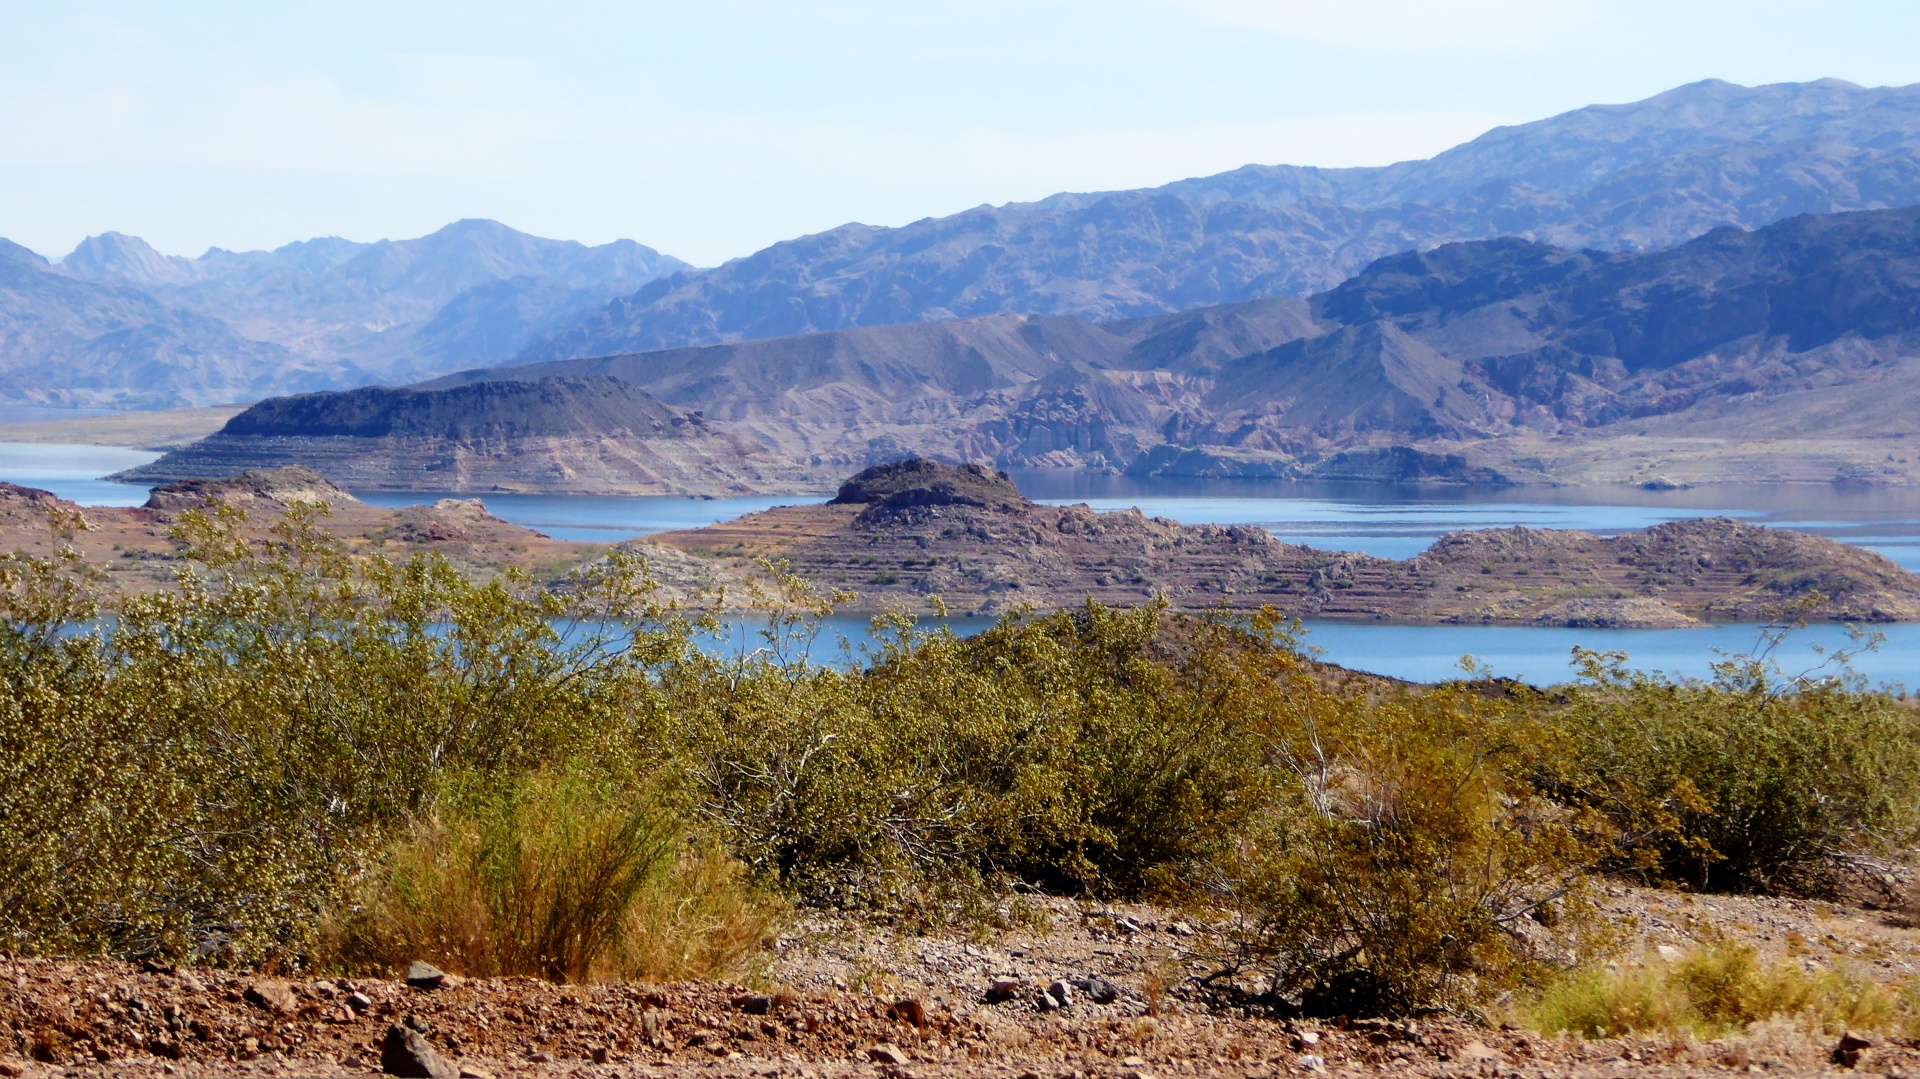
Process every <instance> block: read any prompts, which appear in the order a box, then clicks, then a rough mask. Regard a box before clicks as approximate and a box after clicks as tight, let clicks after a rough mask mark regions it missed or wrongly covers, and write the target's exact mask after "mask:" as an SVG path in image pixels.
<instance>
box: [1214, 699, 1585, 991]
mask: <svg viewBox="0 0 1920 1079" xmlns="http://www.w3.org/2000/svg"><path fill="white" fill-rule="evenodd" d="M1279 736H1280V738H1281V739H1282V741H1281V743H1280V745H1279V746H1278V747H1277V754H1278V756H1279V757H1280V759H1281V760H1282V762H1283V768H1282V770H1281V775H1282V777H1283V783H1282V785H1281V789H1280V793H1279V797H1278V799H1277V800H1276V802H1275V804H1274V805H1273V807H1272V808H1271V809H1270V810H1269V811H1268V812H1267V813H1266V814H1265V816H1264V817H1263V819H1262V821H1261V822H1260V825H1259V827H1257V828H1255V829H1252V830H1249V831H1248V832H1247V833H1246V834H1245V835H1244V836H1243V837H1241V840H1240V844H1239V850H1238V853H1237V857H1236V858H1234V859H1232V860H1229V861H1226V862H1223V863H1222V865H1223V868H1224V873H1223V876H1222V878H1221V883H1220V889H1221V898H1222V901H1223V902H1224V903H1225V904H1226V905H1227V906H1229V907H1230V908H1231V909H1233V910H1234V911H1235V912H1236V914H1237V920H1236V923H1235V924H1234V925H1233V926H1232V927H1231V928H1230V929H1229V930H1228V932H1227V933H1226V935H1225V938H1224V940H1223V947H1224V948H1225V952H1224V954H1223V955H1222V957H1221V963H1220V964H1219V967H1218V969H1217V971H1216V972H1215V973H1214V974H1212V975H1211V976H1210V977H1209V982H1210V984H1211V985H1212V986H1213V987H1214V988H1215V990H1216V991H1217V992H1220V993H1222V995H1227V996H1238V997H1241V998H1243V999H1244V998H1251V1000H1252V1001H1253V1002H1256V1003H1260V1004H1264V1005H1266V1006H1268V1007H1273V1008H1277V1009H1279V1010H1283V1011H1290V1010H1295V1009H1298V1010H1303V1011H1306V1012H1308V1013H1310V1014H1319V1015H1335V1014H1342V1015H1370V1014H1396V1013H1398V1014H1405V1013H1408V1012H1413V1011H1417V1010H1421V1009H1427V1008H1443V1009H1449V1010H1456V1011H1467V1012H1471V1011H1473V1010H1475V1009H1477V1008H1479V1007H1480V1006H1482V1005H1483V1004H1484V1003H1485V1002H1486V1001H1488V1000H1489V999H1492V998H1493V997H1495V996H1497V995H1499V994H1501V993H1504V992H1507V991H1509V990H1511V989H1513V988H1514V987H1516V986H1518V985H1520V984H1523V983H1525V982H1527V981H1529V980H1532V979H1537V978H1539V977H1541V976H1543V975H1544V974H1545V973H1547V972H1548V971H1549V970H1550V969H1551V965H1552V963H1553V961H1554V960H1555V958H1556V950H1557V949H1556V946H1555V944H1554V941H1553V940H1552V938H1551V935H1550V934H1549V932H1548V930H1547V929H1546V927H1545V925H1546V923H1553V924H1554V925H1555V927H1556V929H1555V931H1556V932H1558V933H1559V934H1561V935H1562V936H1568V935H1575V936H1577V935H1578V934H1579V933H1580V932H1581V931H1582V929H1583V919H1582V917H1581V915H1582V913H1583V911H1584V905H1583V900H1582V895H1581V885H1582V880H1583V871H1584V869H1585V867H1586V866H1587V865H1588V864H1589V863H1590V862H1591V860H1592V857H1593V855H1592V849H1591V847H1590V845H1589V842H1588V837H1587V835H1586V833H1585V832H1584V830H1583V829H1581V828H1580V827H1578V826H1577V823H1578V822H1576V821H1573V820H1571V819H1570V818H1569V815H1568V814H1567V812H1566V811H1565V810H1564V809H1563V808H1562V807H1560V806H1557V805H1555V804H1553V803H1551V802H1550V801H1548V800H1547V799H1545V798H1543V797H1541V796H1540V795H1539V794H1538V793H1537V792H1536V791H1534V790H1532V789H1530V788H1529V786H1528V785H1527V783H1526V782H1525V779H1524V776H1523V774H1522V773H1521V770H1520V769H1517V768H1514V767H1513V765H1514V764H1515V763H1516V762H1518V761H1520V760H1523V759H1525V757H1526V753H1525V752H1524V750H1525V749H1526V747H1527V742H1528V740H1529V739H1530V738H1531V737H1532V736H1533V734H1532V732H1531V730H1530V729H1529V728H1527V727H1526V726H1525V725H1524V724H1519V723H1515V722H1514V721H1512V720H1511V719H1510V718H1509V717H1507V716H1506V715H1505V714H1504V711H1503V705H1502V704H1501V703H1500V702H1498V701H1495V700H1490V699H1488V698H1486V697H1484V696H1482V695H1480V694H1478V693H1476V692H1473V691H1472V690H1466V689H1450V690H1443V691H1438V692H1434V693H1429V694H1422V695H1413V694H1406V695H1402V696H1400V697H1398V698H1394V699H1386V700H1380V701H1377V702H1374V703H1373V704H1371V705H1369V706H1364V707H1363V706H1356V704H1355V702H1353V701H1352V699H1351V698H1339V697H1334V696H1331V695H1324V694H1315V695H1311V696H1309V697H1307V698H1306V699H1304V700H1303V701H1301V702H1300V705H1299V707H1298V712H1297V717H1296V722H1295V723H1293V724H1291V725H1289V726H1287V727H1283V728H1280V735H1279Z"/></svg>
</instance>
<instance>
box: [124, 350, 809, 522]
mask: <svg viewBox="0 0 1920 1079" xmlns="http://www.w3.org/2000/svg"><path fill="white" fill-rule="evenodd" d="M289 465H293V466H304V467H310V468H312V469H313V470H315V471H317V472H318V473H320V474H322V475H324V476H325V477H326V478H327V479H328V480H330V481H332V482H333V483H335V484H338V485H340V486H342V487H360V488H371V489H376V490H379V489H393V488H398V489H402V490H405V489H415V490H417V489H421V488H426V489H429V490H432V489H440V490H456V491H463V490H480V491H544V492H594V493H630V494H667V493H695V494H702V493H712V492H716V491H727V490H753V489H759V488H762V487H766V486H779V485H783V484H784V485H788V486H792V485H796V484H800V485H804V484H807V483H810V482H811V483H814V484H816V485H817V483H818V480H817V479H815V478H814V476H813V473H812V472H810V471H809V470H807V469H806V468H803V467H800V466H796V465H792V464H790V463H786V462H783V461H780V460H778V459H776V458H773V457H771V456H769V455H767V454H765V453H764V452H760V451H759V450H758V449H757V448H756V447H753V446H751V445H748V444H743V443H741V442H740V441H738V440H736V439H733V438H730V437H727V436H726V435H723V434H718V433H716V432H714V431H713V430H712V429H711V428H710V427H709V426H708V424H707V423H706V420H705V419H704V418H703V417H702V416H701V414H700V413H698V412H687V411H684V410H681V409H676V408H670V407H668V406H666V405H663V404H661V403H660V402H659V401H658V400H655V399H654V398H653V397H652V396H650V395H648V394H647V393H646V392H645V391H643V390H641V389H639V388H638V387H635V386H634V385H632V384H631V383H628V382H625V381H622V380H621V379H618V378H611V377H608V376H605V375H590V376H584V377H554V378H541V379H534V380H531V381H499V382H476V383H471V384H468V385H462V386H454V387H450V388H446V389H417V388H401V389H389V388H385V387H369V388H367V389H360V390H352V391H348V392H345V393H315V394H303V395H300V396H296V397H279V398H274V399H272V400H268V401H262V402H261V403H259V404H257V405H254V406H253V407H251V408H249V409H247V410H246V411H245V412H242V413H240V414H239V415H237V416H235V417H234V418H233V419H231V420H229V421H227V424H226V426H225V427H224V428H222V429H221V430H220V431H219V432H217V433H215V434H214V435H212V436H210V437H208V438H205V439H202V440H201V441H199V442H196V443H194V444H193V445H190V446H187V447H185V448H183V449H179V450H175V451H173V452H171V453H168V454H166V455H165V456H163V457H161V458H160V459H159V460H157V461H155V462H153V463H152V464H148V465H143V466H141V467H139V468H135V469H130V470H128V471H126V472H123V473H121V474H120V475H118V476H117V477H115V478H116V479H123V480H129V481H147V482H151V481H155V480H173V479H181V478H189V477H204V476H216V477H217V476H230V475H234V474H237V473H239V472H243V471H250V470H257V469H261V468H271V467H281V466H289Z"/></svg>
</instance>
